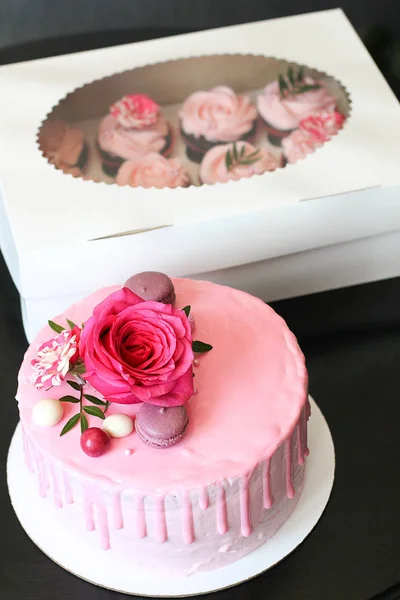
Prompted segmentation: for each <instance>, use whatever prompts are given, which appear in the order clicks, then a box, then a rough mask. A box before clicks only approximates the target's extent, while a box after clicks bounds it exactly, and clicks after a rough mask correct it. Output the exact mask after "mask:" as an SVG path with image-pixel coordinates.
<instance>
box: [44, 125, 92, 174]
mask: <svg viewBox="0 0 400 600" xmlns="http://www.w3.org/2000/svg"><path fill="white" fill-rule="evenodd" d="M39 146H40V149H41V150H42V152H43V156H44V157H46V158H47V160H48V161H49V163H51V164H52V165H54V166H55V167H56V168H57V169H60V170H61V171H64V173H67V174H71V175H73V176H74V177H81V176H82V174H83V173H82V172H83V169H84V167H85V166H86V163H87V159H88V155H89V150H88V146H87V144H86V142H85V136H84V134H83V131H82V130H81V129H79V128H78V127H71V126H70V125H68V124H67V123H65V122H64V121H61V120H59V119H56V120H54V121H46V122H45V123H44V125H43V127H42V129H41V130H40V133H39Z"/></svg>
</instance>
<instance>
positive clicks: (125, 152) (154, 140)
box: [97, 115, 169, 160]
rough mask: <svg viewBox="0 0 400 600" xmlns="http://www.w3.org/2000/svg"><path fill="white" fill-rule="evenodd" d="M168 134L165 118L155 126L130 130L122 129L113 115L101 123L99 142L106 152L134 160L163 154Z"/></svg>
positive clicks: (161, 117) (158, 120) (160, 119)
mask: <svg viewBox="0 0 400 600" xmlns="http://www.w3.org/2000/svg"><path fill="white" fill-rule="evenodd" d="M168 132H169V126H168V123H167V121H166V120H165V119H164V117H163V116H160V117H159V118H158V119H157V121H156V123H155V124H154V125H149V126H148V127H143V128H142V129H133V128H131V129H128V128H125V127H122V126H121V125H120V124H119V123H118V121H117V119H116V118H115V117H113V116H112V115H107V116H106V117H104V119H102V121H101V122H100V125H99V135H98V138H97V141H98V144H99V146H100V148H101V149H102V150H104V151H105V152H108V153H109V154H114V155H115V156H119V157H121V158H123V159H124V160H132V159H137V158H140V157H142V156H144V155H145V154H148V153H149V152H161V151H162V149H163V148H164V146H165V138H166V136H167V135H168Z"/></svg>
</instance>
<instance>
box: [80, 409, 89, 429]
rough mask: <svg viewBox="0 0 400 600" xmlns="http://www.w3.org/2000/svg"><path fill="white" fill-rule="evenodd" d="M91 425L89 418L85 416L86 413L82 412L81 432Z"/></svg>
mask: <svg viewBox="0 0 400 600" xmlns="http://www.w3.org/2000/svg"><path fill="white" fill-rule="evenodd" d="M88 427H89V423H88V420H87V418H86V417H85V415H84V414H83V413H82V414H81V433H83V432H84V431H86V429H87V428H88Z"/></svg>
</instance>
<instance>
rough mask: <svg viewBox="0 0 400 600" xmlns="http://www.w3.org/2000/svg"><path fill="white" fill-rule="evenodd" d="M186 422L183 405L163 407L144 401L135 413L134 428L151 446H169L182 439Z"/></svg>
mask: <svg viewBox="0 0 400 600" xmlns="http://www.w3.org/2000/svg"><path fill="white" fill-rule="evenodd" d="M188 422H189V419H188V414H187V412H186V408H185V407H184V406H169V407H163V406H155V405H154V404H148V403H146V402H145V403H144V404H142V406H141V407H140V410H139V411H138V413H137V415H136V420H135V429H136V433H137V434H138V436H139V437H140V439H141V440H142V441H143V442H144V443H145V444H148V445H149V446H152V448H160V449H161V448H169V446H172V445H173V444H176V443H177V442H179V440H180V439H182V437H183V435H184V433H185V431H186V428H187V426H188Z"/></svg>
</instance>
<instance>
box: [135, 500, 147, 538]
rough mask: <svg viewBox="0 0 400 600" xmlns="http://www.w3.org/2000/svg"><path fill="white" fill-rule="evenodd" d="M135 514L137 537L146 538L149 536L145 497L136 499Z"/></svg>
mask: <svg viewBox="0 0 400 600" xmlns="http://www.w3.org/2000/svg"><path fill="white" fill-rule="evenodd" d="M135 514H136V535H137V536H138V538H144V537H146V535H147V527H146V513H145V512H144V497H143V496H139V495H138V496H136V497H135Z"/></svg>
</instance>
